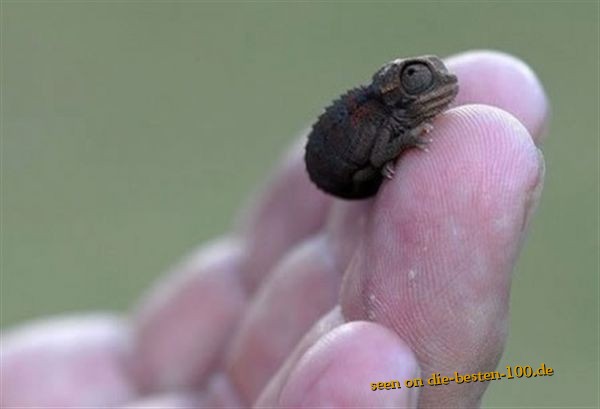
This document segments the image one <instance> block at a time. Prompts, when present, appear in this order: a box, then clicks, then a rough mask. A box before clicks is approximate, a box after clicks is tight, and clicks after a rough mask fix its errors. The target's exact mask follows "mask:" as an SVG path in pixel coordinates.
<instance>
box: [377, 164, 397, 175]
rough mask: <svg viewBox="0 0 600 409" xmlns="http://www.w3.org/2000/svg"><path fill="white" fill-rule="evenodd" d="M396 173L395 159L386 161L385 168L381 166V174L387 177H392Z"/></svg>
mask: <svg viewBox="0 0 600 409" xmlns="http://www.w3.org/2000/svg"><path fill="white" fill-rule="evenodd" d="M395 173H396V171H395V170H394V161H389V162H386V164H385V165H383V168H381V174H382V175H383V177H385V178H386V179H392V178H393V177H394V174H395Z"/></svg>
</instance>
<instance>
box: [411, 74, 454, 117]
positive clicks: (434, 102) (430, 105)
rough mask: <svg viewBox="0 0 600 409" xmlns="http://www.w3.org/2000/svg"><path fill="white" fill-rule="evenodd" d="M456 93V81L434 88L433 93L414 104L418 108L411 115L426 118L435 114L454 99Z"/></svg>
mask: <svg viewBox="0 0 600 409" xmlns="http://www.w3.org/2000/svg"><path fill="white" fill-rule="evenodd" d="M454 78H456V77H454ZM455 81H456V80H455ZM456 94H458V85H457V83H456V82H453V83H449V84H447V85H444V86H443V87H441V88H439V89H438V90H436V92H435V93H432V94H430V95H428V96H427V97H426V98H425V99H423V100H422V101H419V102H418V103H417V104H415V106H417V107H420V109H419V110H418V111H416V112H415V113H414V114H413V117H414V118H417V119H419V120H426V119H430V118H432V117H434V116H436V115H437V114H439V113H440V112H442V111H444V110H445V109H446V108H447V107H448V105H450V103H452V101H454V98H455V97H456Z"/></svg>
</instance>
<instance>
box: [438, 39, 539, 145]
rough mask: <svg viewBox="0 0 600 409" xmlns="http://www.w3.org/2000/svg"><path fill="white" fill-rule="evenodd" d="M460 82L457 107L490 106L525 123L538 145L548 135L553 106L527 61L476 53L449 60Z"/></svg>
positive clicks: (491, 52) (499, 53) (496, 54)
mask: <svg viewBox="0 0 600 409" xmlns="http://www.w3.org/2000/svg"><path fill="white" fill-rule="evenodd" d="M446 61H447V64H448V67H449V69H450V70H451V71H452V72H454V73H455V74H456V75H457V76H458V79H459V84H460V91H459V94H458V96H457V99H456V104H459V105H462V104H487V105H492V106H495V107H498V108H501V109H503V110H505V111H507V112H509V113H510V114H512V115H513V116H514V117H516V118H517V119H518V120H519V121H521V122H522V123H523V125H524V126H525V128H527V130H528V131H529V133H530V134H531V136H532V137H533V139H534V141H535V142H536V144H540V143H541V142H542V141H543V139H544V137H545V134H546V128H547V121H548V116H549V104H548V99H547V97H546V93H545V91H544V87H543V86H542V84H541V82H540V80H539V78H538V77H537V75H536V74H535V72H534V71H533V70H532V69H531V67H530V66H529V65H528V64H526V63H525V62H524V61H523V60H521V59H519V58H517V57H515V56H513V55H510V54H507V53H503V52H499V51H494V50H475V51H469V52H466V53H461V54H457V55H454V56H451V57H448V58H447V59H446Z"/></svg>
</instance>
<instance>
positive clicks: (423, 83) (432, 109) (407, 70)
mask: <svg viewBox="0 0 600 409" xmlns="http://www.w3.org/2000/svg"><path fill="white" fill-rule="evenodd" d="M371 87H372V89H373V90H374V91H375V92H376V93H377V94H379V95H380V97H381V99H382V100H383V101H384V103H385V104H386V105H388V106H392V107H394V108H398V109H403V110H405V111H406V115H407V116H408V117H410V118H413V119H414V120H416V121H417V122H421V121H424V120H426V119H429V118H432V117H434V116H436V115H437V114H438V113H440V112H442V111H443V110H444V109H446V108H447V107H448V105H449V104H450V103H451V102H452V101H453V100H454V97H456V94H457V93H458V81H457V78H456V75H454V74H451V73H449V72H448V69H447V68H446V66H445V65H444V63H443V62H442V60H440V59H439V58H438V57H436V56H434V55H424V56H421V57H414V58H405V59H398V60H394V61H391V62H389V63H387V64H386V65H384V66H383V67H382V68H381V69H380V70H379V71H377V72H376V73H375V75H374V76H373V82H372V84H371Z"/></svg>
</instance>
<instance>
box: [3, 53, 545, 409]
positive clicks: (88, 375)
mask: <svg viewBox="0 0 600 409" xmlns="http://www.w3.org/2000/svg"><path fill="white" fill-rule="evenodd" d="M447 65H448V67H449V69H450V70H451V71H452V72H454V73H455V74H457V76H458V78H459V84H460V92H459V95H458V97H457V101H456V105H457V107H456V108H454V109H451V110H449V111H447V112H446V113H445V114H444V115H442V116H441V117H439V118H437V119H436V120H435V121H434V126H435V129H434V130H433V131H432V133H431V135H430V136H431V138H432V139H433V142H432V143H431V144H430V146H429V152H427V153H425V152H420V151H418V150H414V151H409V152H406V153H405V154H403V156H402V158H401V159H400V160H399V161H398V163H397V168H396V176H395V177H394V179H393V180H391V181H386V182H384V184H383V185H382V187H381V190H380V191H379V193H378V194H377V196H376V197H374V198H373V199H369V200H365V201H360V202H346V201H338V200H335V199H333V198H331V197H329V196H326V195H325V194H323V193H321V192H320V191H318V190H317V189H316V188H315V187H314V186H313V185H312V184H311V183H310V182H309V180H308V178H307V175H306V171H305V169H304V163H303V159H302V153H303V142H304V140H303V139H302V140H301V141H300V143H298V144H296V145H295V146H294V147H293V148H292V150H291V152H290V153H289V154H288V155H287V156H286V157H285V158H284V160H283V161H282V164H281V166H280V167H279V168H278V169H277V170H276V172H275V174H274V175H273V176H272V178H271V180H270V181H269V182H268V184H267V185H266V187H265V188H264V190H263V191H262V192H261V193H260V194H258V195H257V197H256V198H255V201H254V203H253V204H252V206H250V207H249V208H247V209H246V210H244V211H243V217H242V218H241V221H240V223H239V224H238V225H237V227H236V228H235V229H233V232H231V233H230V234H229V235H227V236H225V237H222V238H220V239H217V240H215V242H214V243H211V244H208V245H204V246H202V247H200V248H199V249H198V250H197V251H196V252H195V253H194V254H192V255H191V257H190V258H188V259H187V260H185V261H184V262H183V263H182V264H180V265H179V266H177V267H175V268H174V269H173V271H171V272H170V273H169V274H168V275H166V276H165V278H164V279H163V280H162V281H161V282H159V283H158V284H157V285H156V286H155V287H154V288H153V289H152V290H151V291H150V292H149V293H148V294H147V296H146V297H144V298H143V300H142V301H141V302H139V303H138V305H137V307H136V309H135V312H134V313H133V314H131V316H130V317H128V318H127V319H120V318H118V317H114V316H110V315H103V316H82V317H75V318H69V319H55V320H53V321H48V322H46V323H37V324H35V323H34V324H30V325H28V326H25V327H21V328H17V329H14V330H13V331H11V332H9V333H6V334H4V336H3V338H2V351H1V358H2V360H1V363H0V369H1V371H2V372H1V375H2V376H1V379H0V385H1V387H2V397H1V399H0V406H2V407H3V408H9V407H17V406H19V407H33V406H35V407H39V408H41V407H83V406H95V407H115V406H119V405H128V407H144V406H149V407H155V408H156V407H162V408H175V407H187V408H191V407H218V406H226V407H234V406H248V405H251V404H254V405H255V406H270V407H276V406H288V407H292V406H293V407H315V406H319V407H345V406H365V407H366V406H395V407H417V405H418V406H419V407H475V406H478V405H479V403H480V400H481V397H482V394H483V393H484V391H485V388H486V387H487V383H485V382H483V383H471V384H463V385H452V384H451V385H448V386H437V387H430V386H425V387H423V388H412V389H409V388H406V387H405V386H404V385H403V386H402V389H399V390H384V391H375V392H374V391H371V386H370V385H371V383H373V382H379V381H384V382H385V381H390V380H399V381H401V382H403V381H404V380H406V379H412V378H417V377H423V378H424V379H426V378H427V377H429V376H430V375H431V373H432V372H439V373H442V375H448V376H450V375H451V374H453V373H454V371H458V372H459V373H477V372H479V371H492V370H494V368H495V367H496V365H497V363H498V360H499V359H500V356H501V354H502V351H503V349H504V343H505V339H506V335H507V328H508V306H509V292H510V281H511V272H512V269H513V267H514V264H515V260H516V258H517V256H518V253H519V251H520V248H521V247H522V244H523V239H524V236H525V235H526V231H527V226H528V223H529V221H530V218H531V215H532V213H533V211H534V209H535V207H536V204H537V202H538V199H539V196H540V193H541V188H542V183H543V173H544V167H543V160H542V156H541V154H540V153H539V150H537V148H536V144H539V142H540V140H541V138H542V134H543V131H544V128H545V123H546V120H547V114H548V108H547V103H546V98H545V95H544V92H543V89H542V87H541V85H540V83H539V82H538V80H537V78H536V77H535V75H534V74H533V73H532V72H531V70H530V69H529V68H528V67H527V66H525V65H524V64H523V63H522V62H520V61H518V60H516V59H514V58H513V57H510V56H507V55H504V54H499V53H493V52H471V53H466V54H461V55H458V56H455V57H451V58H449V59H447ZM467 104H486V105H467Z"/></svg>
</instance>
